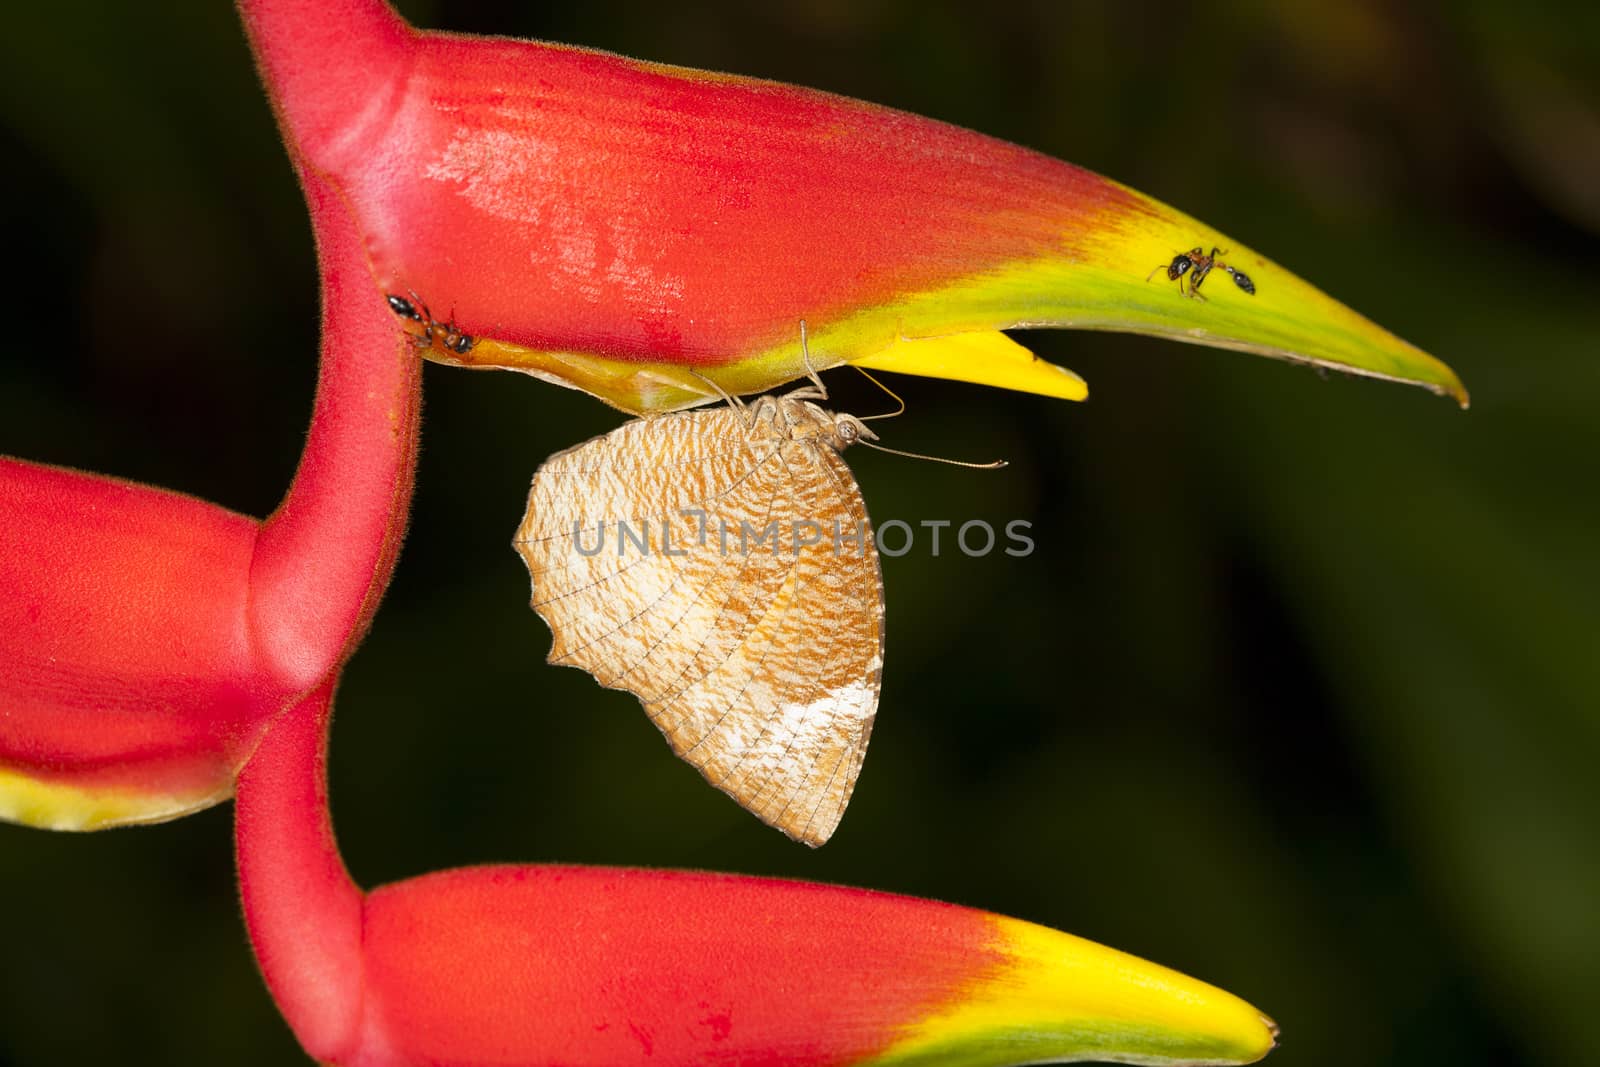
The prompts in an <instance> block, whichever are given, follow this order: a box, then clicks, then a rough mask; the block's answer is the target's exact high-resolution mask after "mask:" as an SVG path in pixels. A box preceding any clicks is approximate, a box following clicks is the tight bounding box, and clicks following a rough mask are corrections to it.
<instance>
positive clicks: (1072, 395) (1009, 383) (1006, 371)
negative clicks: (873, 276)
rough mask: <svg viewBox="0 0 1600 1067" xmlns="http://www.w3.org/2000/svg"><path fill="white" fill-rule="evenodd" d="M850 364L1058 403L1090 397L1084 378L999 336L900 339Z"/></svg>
mask: <svg viewBox="0 0 1600 1067" xmlns="http://www.w3.org/2000/svg"><path fill="white" fill-rule="evenodd" d="M851 362H852V363H854V364H855V365H856V366H858V367H865V368H867V369H868V370H886V371H894V372H895V373H897V374H917V375H921V376H923V377H925V378H947V379H949V380H951V381H957V382H972V383H974V384H977V385H992V386H994V387H996V388H998V389H1014V390H1016V391H1018V392H1023V393H1037V394H1039V395H1040V396H1053V397H1057V398H1059V399H1061V400H1083V399H1086V398H1087V397H1088V395H1089V386H1088V385H1087V384H1085V382H1084V380H1083V379H1082V378H1080V377H1078V376H1077V375H1076V374H1074V373H1072V372H1071V371H1069V370H1067V369H1066V368H1065V367H1058V366H1056V365H1055V364H1054V363H1047V362H1045V361H1044V360H1042V359H1040V358H1039V357H1038V356H1036V355H1034V354H1033V353H1032V352H1030V351H1028V349H1026V348H1024V347H1023V346H1022V345H1019V344H1018V343H1017V342H1015V341H1013V340H1012V339H1011V338H1009V337H1007V336H1006V335H1005V334H1003V333H1000V332H998V331H991V332H983V333H958V334H951V335H950V336H948V337H925V338H917V339H914V340H913V339H907V338H902V339H901V340H899V341H897V342H895V343H894V344H893V345H891V346H889V347H888V348H886V349H884V350H883V351H881V352H877V353H874V354H873V355H870V356H863V357H861V358H859V359H854V360H851Z"/></svg>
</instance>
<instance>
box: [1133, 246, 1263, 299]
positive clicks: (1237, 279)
mask: <svg viewBox="0 0 1600 1067" xmlns="http://www.w3.org/2000/svg"><path fill="white" fill-rule="evenodd" d="M1227 254H1228V253H1227V251H1226V250H1225V249H1220V248H1217V247H1215V246H1213V247H1212V249H1211V254H1210V255H1207V254H1206V251H1205V248H1204V247H1203V246H1201V245H1196V246H1195V247H1194V248H1191V249H1189V251H1187V252H1179V253H1178V254H1177V255H1175V256H1173V257H1172V262H1171V263H1168V264H1166V271H1167V278H1168V279H1169V280H1170V281H1175V282H1177V283H1178V291H1179V292H1183V276H1184V275H1185V274H1188V275H1189V291H1188V293H1187V294H1185V295H1187V296H1190V297H1193V298H1194V299H1196V300H1204V299H1205V297H1203V296H1201V295H1200V283H1201V282H1203V281H1205V280H1206V275H1208V274H1210V273H1211V271H1212V269H1213V268H1216V267H1221V268H1222V269H1223V270H1225V271H1227V272H1228V277H1230V278H1232V279H1233V284H1234V285H1237V286H1238V287H1239V288H1240V289H1243V290H1244V291H1245V292H1246V293H1249V294H1250V295H1251V296H1255V295H1256V283H1255V282H1253V281H1251V280H1250V276H1249V275H1248V274H1246V273H1245V272H1244V271H1242V270H1234V269H1233V268H1232V267H1230V266H1228V265H1227V264H1226V263H1224V262H1222V260H1220V259H1219V258H1217V257H1219V256H1225V255H1227ZM1161 269H1162V267H1161V266H1160V265H1159V264H1158V265H1157V266H1156V269H1155V270H1153V271H1151V272H1150V273H1149V274H1147V275H1145V279H1144V280H1145V281H1149V280H1150V279H1151V278H1154V277H1155V276H1156V271H1158V270H1161ZM1191 270H1192V271H1193V272H1194V273H1193V274H1190V273H1189V272H1190V271H1191Z"/></svg>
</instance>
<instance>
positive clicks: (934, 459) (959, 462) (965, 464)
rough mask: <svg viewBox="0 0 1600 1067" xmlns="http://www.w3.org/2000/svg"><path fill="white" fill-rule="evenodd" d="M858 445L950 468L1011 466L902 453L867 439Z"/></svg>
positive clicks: (994, 468)
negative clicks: (945, 465) (946, 465)
mask: <svg viewBox="0 0 1600 1067" xmlns="http://www.w3.org/2000/svg"><path fill="white" fill-rule="evenodd" d="M879 417H880V418H881V417H882V416H879ZM856 443H857V444H861V445H866V446H867V447H868V448H871V449H876V450H877V451H879V452H887V453H889V455H891V456H904V457H905V458H906V459H925V460H927V461H928V462H929V463H945V464H948V465H949V466H952V467H966V468H967V469H968V470H975V471H997V470H999V469H1000V468H1001V467H1006V466H1010V464H1008V463H1007V462H1006V461H1005V460H1003V459H997V460H994V461H993V462H991V463H968V462H967V461H966V460H964V459H947V458H946V457H944V456H930V455H927V454H925V453H922V452H902V451H901V450H900V449H898V448H889V447H887V446H884V445H875V444H873V443H872V442H871V441H868V440H867V439H866V438H862V439H861V440H859V441H857V442H856Z"/></svg>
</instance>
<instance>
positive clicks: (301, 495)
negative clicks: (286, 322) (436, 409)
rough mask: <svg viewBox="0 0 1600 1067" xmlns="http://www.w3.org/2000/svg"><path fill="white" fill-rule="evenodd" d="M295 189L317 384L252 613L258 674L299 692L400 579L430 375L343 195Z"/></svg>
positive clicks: (255, 563)
mask: <svg viewBox="0 0 1600 1067" xmlns="http://www.w3.org/2000/svg"><path fill="white" fill-rule="evenodd" d="M301 177H302V182H303V184H304V186H305V191H306V199H307V202H308V204H309V205H310V208H311V216H312V221H313V224H314V228H315V231H316V234H317V246H318V248H317V250H318V258H319V260H320V262H321V265H322V273H323V278H322V292H323V316H322V360H321V372H320V377H319V379H318V384H317V398H316V406H315V411H314V412H313V414H312V420H311V430H310V433H309V436H308V438H307V440H306V447H305V450H304V452H303V453H302V454H301V458H300V467H299V469H298V470H297V471H296V472H295V478H294V484H293V485H291V486H290V488H289V492H288V495H286V496H285V497H284V499H283V502H282V503H281V504H280V505H279V506H278V509H277V510H276V511H275V512H273V514H272V515H271V516H270V517H269V518H268V519H267V520H266V522H265V523H264V524H263V525H262V528H261V533H260V535H259V536H258V537H257V539H256V549H255V556H254V559H253V560H252V563H251V572H250V609H249V610H250V629H251V634H252V638H253V641H254V643H255V645H256V650H257V652H258V654H259V655H260V660H259V662H261V663H262V664H263V665H270V667H271V669H272V671H273V673H274V674H275V675H276V676H278V677H280V678H284V679H287V680H289V681H291V682H292V683H293V686H292V688H294V689H298V690H302V691H303V690H305V689H308V688H310V687H311V686H313V685H315V684H316V683H317V682H318V681H319V680H321V679H323V678H324V677H326V676H327V675H328V674H329V672H330V671H332V670H334V669H335V668H337V667H338V666H339V664H340V663H342V662H343V659H344V657H345V656H346V655H347V654H348V653H349V651H350V649H352V648H353V647H354V645H355V643H356V641H357V640H359V638H360V637H361V635H362V632H363V631H364V630H365V628H366V625H367V623H368V622H369V621H370V620H371V617H372V613H373V611H374V610H375V609H376V607H377V602H378V598H379V597H380V596H381V595H382V593H383V590H384V588H385V586H386V585H387V584H388V581H389V576H390V574H391V573H392V571H393V569H394V561H395V556H396V555H397V554H398V551H399V547H400V541H401V538H402V537H403V536H404V532H405V521H406V515H407V511H408V509H409V507H410V502H411V489H412V479H413V475H414V473H415V466H416V454H417V431H418V421H419V419H418V416H419V414H420V409H421V388H422V383H421V375H422V370H421V360H420V359H419V358H418V356H417V353H416V351H415V350H414V349H413V348H412V346H411V345H409V344H407V343H406V339H405V337H404V335H403V334H402V332H401V331H400V330H399V329H397V328H396V326H395V323H394V317H393V315H392V313H391V312H390V311H389V310H388V307H387V305H386V304H385V302H384V300H383V295H382V294H381V293H380V292H379V291H378V290H377V288H376V286H374V284H373V281H372V275H371V272H370V271H369V269H368V266H367V261H366V256H365V252H364V249H363V247H362V243H361V239H360V235H359V233H358V232H357V230H356V228H355V224H354V222H353V220H352V219H351V218H350V216H349V214H348V212H347V211H346V210H345V208H344V206H343V204H342V202H341V201H340V200H339V198H338V196H337V194H336V193H335V192H334V191H333V190H332V188H331V186H329V185H328V184H327V183H326V182H324V181H323V180H321V179H320V178H318V177H317V176H316V175H314V174H312V173H309V172H306V173H302V175H301Z"/></svg>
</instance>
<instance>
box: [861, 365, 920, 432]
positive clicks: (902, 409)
mask: <svg viewBox="0 0 1600 1067" xmlns="http://www.w3.org/2000/svg"><path fill="white" fill-rule="evenodd" d="M851 366H855V364H851ZM856 370H857V371H858V372H860V374H861V376H862V377H863V378H865V379H866V380H867V381H869V382H871V383H872V384H873V385H876V386H877V387H878V388H879V389H882V390H883V391H884V392H886V393H888V394H889V399H890V400H893V401H894V402H895V403H896V404H899V405H900V406H899V407H898V408H895V409H894V410H893V411H885V412H883V413H882V414H881V415H858V416H857V418H859V419H860V420H861V421H862V422H871V421H872V420H873V419H892V418H894V417H895V416H896V415H904V414H905V413H906V402H905V401H904V400H902V399H901V398H900V394H899V393H897V392H895V391H894V390H893V389H890V388H889V387H888V386H887V385H884V384H883V383H882V382H880V381H879V380H878V379H877V378H876V377H874V376H873V375H871V374H868V373H867V372H866V370H864V369H863V368H861V367H856Z"/></svg>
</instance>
